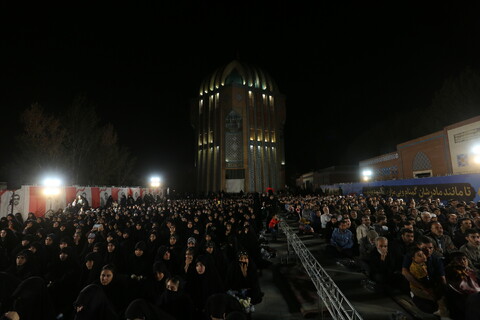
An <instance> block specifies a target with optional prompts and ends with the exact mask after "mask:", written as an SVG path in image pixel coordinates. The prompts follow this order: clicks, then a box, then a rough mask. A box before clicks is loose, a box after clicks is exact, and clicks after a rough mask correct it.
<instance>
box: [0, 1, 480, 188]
mask: <svg viewBox="0 0 480 320" xmlns="http://www.w3.org/2000/svg"><path fill="white" fill-rule="evenodd" d="M173 2H175V1H173ZM330 2H332V3H327V2H325V4H323V5H315V6H313V5H312V4H305V5H304V6H302V5H300V4H298V2H297V1H295V3H296V4H295V6H294V5H293V3H294V2H293V1H291V2H288V3H287V2H286V1H275V2H261V1H255V3H253V4H252V3H249V2H239V1H237V2H231V1H223V2H218V3H216V2H211V1H195V2H194V3H193V4H187V3H186V2H182V3H181V4H178V3H177V4H175V3H173V4H168V5H159V6H157V7H150V6H146V5H145V6H143V7H142V6H141V5H138V6H135V7H119V6H118V4H116V5H115V6H111V7H99V6H92V7H88V8H86V7H80V6H79V7H52V8H46V7H44V6H42V7H38V8H34V7H29V8H28V10H26V9H25V8H22V9H11V8H7V7H6V5H2V8H0V11H2V15H3V16H2V19H1V21H2V22H1V24H2V27H1V31H0V41H1V42H0V50H1V53H0V55H1V56H2V59H1V62H0V63H1V66H2V68H1V70H0V73H1V75H0V77H1V80H2V85H1V87H0V110H2V126H1V127H0V133H1V135H2V137H3V138H2V142H1V145H0V147H1V150H4V152H2V157H1V158H2V159H1V161H2V164H3V163H5V162H8V161H9V156H8V154H9V152H12V151H13V150H14V149H13V146H12V143H11V141H12V140H11V139H12V137H13V135H15V134H17V133H18V131H19V121H18V116H19V114H20V113H21V112H22V111H23V110H24V109H25V108H27V107H29V106H30V105H31V104H32V103H33V102H38V103H40V104H41V105H42V106H43V107H44V108H45V109H47V110H50V111H55V112H62V110H64V109H65V108H66V106H68V105H69V104H70V103H71V102H72V100H73V98H74V97H75V96H76V95H78V94H85V95H86V96H87V97H88V99H89V100H90V101H91V102H92V103H94V104H95V105H97V106H98V113H99V115H100V116H101V118H102V120H103V121H104V122H111V123H112V124H113V125H114V126H115V128H116V130H117V131H118V133H119V136H120V143H121V144H124V145H126V146H128V147H129V148H130V150H131V151H132V152H133V153H134V154H135V155H136V156H137V157H138V162H137V166H138V170H137V174H138V175H141V176H145V179H147V178H148V176H149V175H150V174H151V173H153V172H157V173H161V174H162V175H163V176H164V177H165V179H166V180H167V181H168V183H169V184H170V185H177V186H181V185H182V183H184V182H185V180H186V179H188V178H187V177H188V173H189V172H191V171H192V167H193V141H194V139H193V130H192V128H191V126H190V122H189V117H188V115H189V109H188V108H189V100H190V99H191V98H194V97H196V95H197V93H198V88H199V85H200V82H201V80H202V79H203V78H204V77H205V76H207V75H209V74H210V73H211V72H213V71H214V70H215V68H217V67H219V66H221V65H223V64H226V63H228V62H230V61H232V60H233V59H235V58H237V57H238V58H239V59H240V60H241V61H244V62H247V63H250V64H253V65H256V66H259V67H261V68H262V69H264V70H265V71H267V72H268V73H269V74H270V75H271V76H272V77H273V78H274V79H275V80H276V82H277V84H278V87H279V88H280V91H281V92H282V93H284V94H285V95H286V98H287V123H286V127H285V138H286V158H287V174H288V175H293V174H294V173H303V172H306V171H308V170H310V169H319V168H324V167H328V166H332V165H336V164H357V163H358V161H359V160H362V159H365V158H368V157H372V156H375V154H368V153H366V154H358V158H357V159H350V158H349V159H345V157H343V152H344V150H345V148H348V143H349V141H350V140H351V138H352V137H354V136H356V135H358V133H359V132H362V130H365V129H366V128H368V127H369V126H370V125H371V124H372V123H375V122H379V121H380V122H381V121H388V117H389V116H391V115H392V114H394V112H398V111H399V110H412V109H413V108H422V107H425V106H428V105H429V104H430V103H431V100H432V97H433V94H434V93H435V91H437V90H438V89H439V88H440V87H441V85H442V83H443V81H444V79H446V78H447V77H451V76H453V75H455V74H457V73H458V72H460V71H461V70H463V69H464V68H465V67H467V66H471V67H474V68H478V66H479V57H480V52H479V51H480V50H479V49H480V46H479V41H480V32H479V22H480V21H479V20H480V19H478V17H479V15H478V13H479V11H478V10H477V8H476V7H472V6H470V7H463V6H462V4H460V3H455V4H453V3H452V4H449V5H440V4H435V5H434V6H433V5H428V4H426V3H423V2H421V1H417V2H411V3H412V4H409V2H391V1H385V3H372V4H369V3H365V2H358V1H357V2H356V3H355V4H347V3H344V2H341V3H340V2H339V1H330ZM309 3H314V2H309ZM86 121H87V119H86ZM439 129H440V128H439ZM410 138H413V137H409V136H408V128H406V131H405V132H399V133H398V139H399V141H398V142H402V141H404V140H402V139H410ZM376 143H380V144H381V143H382V140H381V134H379V136H378V140H377V141H376ZM392 147H394V146H392ZM392 151H393V150H392ZM0 181H1V179H0Z"/></svg>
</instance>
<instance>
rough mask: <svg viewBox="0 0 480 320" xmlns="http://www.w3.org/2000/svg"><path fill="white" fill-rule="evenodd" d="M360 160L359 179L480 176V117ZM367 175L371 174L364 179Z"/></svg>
mask: <svg viewBox="0 0 480 320" xmlns="http://www.w3.org/2000/svg"><path fill="white" fill-rule="evenodd" d="M396 149H397V150H396V151H395V152H392V153H388V154H384V155H380V156H378V157H374V158H371V159H366V160H363V161H360V163H359V172H360V179H364V180H368V179H371V180H375V181H379V180H392V179H411V178H422V177H437V176H445V175H457V174H469V173H480V116H477V117H474V118H470V119H467V120H464V121H461V122H457V123H454V124H452V125H449V126H446V127H444V128H443V129H442V130H441V131H438V132H434V133H431V134H429V135H425V136H423V137H419V138H416V139H413V140H410V141H406V142H403V143H400V144H398V145H397V148H396ZM364 172H371V176H365V175H364V174H363V173H364Z"/></svg>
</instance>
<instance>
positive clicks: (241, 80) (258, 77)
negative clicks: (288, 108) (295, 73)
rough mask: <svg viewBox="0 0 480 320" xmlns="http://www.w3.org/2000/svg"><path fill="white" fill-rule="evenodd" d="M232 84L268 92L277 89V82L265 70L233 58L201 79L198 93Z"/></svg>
mask: <svg viewBox="0 0 480 320" xmlns="http://www.w3.org/2000/svg"><path fill="white" fill-rule="evenodd" d="M232 84H235V85H241V86H246V87H250V88H257V89H260V90H265V91H269V92H276V91H278V87H277V84H276V83H275V81H274V80H273V79H272V77H271V76H270V75H269V74H268V73H267V72H265V71H264V70H262V69H261V68H258V67H255V66H252V65H249V64H247V63H244V62H240V61H238V60H233V61H232V62H230V63H228V64H226V65H224V66H223V67H220V68H218V69H216V70H215V71H214V72H213V73H212V74H211V75H210V76H208V77H207V78H205V79H204V80H203V81H202V83H201V85H200V95H203V94H206V93H209V92H213V91H215V90H217V89H219V88H220V87H223V86H226V85H232Z"/></svg>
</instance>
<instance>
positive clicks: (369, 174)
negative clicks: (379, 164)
mask: <svg viewBox="0 0 480 320" xmlns="http://www.w3.org/2000/svg"><path fill="white" fill-rule="evenodd" d="M372 175H373V173H372V170H370V169H365V170H363V171H362V180H363V181H369V180H370V179H372Z"/></svg>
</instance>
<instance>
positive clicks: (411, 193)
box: [321, 174, 480, 202]
mask: <svg viewBox="0 0 480 320" xmlns="http://www.w3.org/2000/svg"><path fill="white" fill-rule="evenodd" d="M321 188H322V190H330V191H332V190H339V189H340V190H341V193H343V194H344V195H347V194H363V195H365V196H371V195H384V196H390V197H394V198H402V199H404V200H407V201H408V200H409V199H412V198H413V199H415V200H420V199H428V198H432V199H436V198H439V199H440V200H442V201H447V200H450V199H457V200H459V201H465V202H470V201H474V202H478V201H480V174H461V175H452V176H444V177H429V178H418V179H405V180H387V181H370V182H358V183H340V184H333V185H322V186H321Z"/></svg>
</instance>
